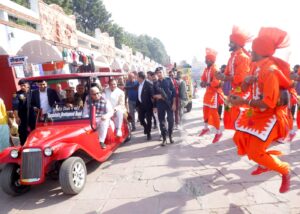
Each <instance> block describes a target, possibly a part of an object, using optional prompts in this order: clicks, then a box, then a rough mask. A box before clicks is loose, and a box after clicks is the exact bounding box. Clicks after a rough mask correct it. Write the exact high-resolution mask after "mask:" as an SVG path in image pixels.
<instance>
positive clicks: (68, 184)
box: [59, 157, 87, 195]
mask: <svg viewBox="0 0 300 214" xmlns="http://www.w3.org/2000/svg"><path fill="white" fill-rule="evenodd" d="M86 174H87V173H86V166H85V163H84V161H83V160H82V159H81V158H80V157H70V158H68V159H67V160H65V161H64V162H63V163H62V165H61V168H60V170H59V182H60V185H61V188H62V190H63V192H64V193H65V194H70V195H75V194H78V193H79V192H80V191H81V190H82V189H83V188H84V186H85V182H86Z"/></svg>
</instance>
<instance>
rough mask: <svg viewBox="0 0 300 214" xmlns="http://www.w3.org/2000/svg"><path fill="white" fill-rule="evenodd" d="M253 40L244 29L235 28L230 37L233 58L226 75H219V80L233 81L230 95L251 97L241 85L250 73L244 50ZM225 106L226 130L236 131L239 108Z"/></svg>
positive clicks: (249, 61) (246, 53)
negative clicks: (235, 125)
mask: <svg viewBox="0 0 300 214" xmlns="http://www.w3.org/2000/svg"><path fill="white" fill-rule="evenodd" d="M250 39H251V37H250V35H249V34H248V33H247V32H246V31H244V30H243V29H241V28H239V27H237V26H233V29H232V34H231V35H230V43H229V51H231V56H230V58H229V60H228V63H227V66H226V70H225V72H224V74H222V73H218V75H217V76H216V77H217V79H219V80H222V81H228V80H229V81H231V87H232V89H231V92H230V94H234V95H238V96H242V97H244V98H247V97H249V95H250V93H249V92H248V91H247V92H242V89H241V84H242V82H243V81H244V79H245V77H246V76H247V75H248V74H249V71H250V63H251V60H250V55H249V53H248V52H247V51H246V50H245V49H244V46H245V44H246V42H249V41H250ZM229 108H230V107H229V106H225V112H224V128H225V129H235V128H234V123H235V120H236V118H237V116H238V114H239V106H232V107H231V108H230V109H229Z"/></svg>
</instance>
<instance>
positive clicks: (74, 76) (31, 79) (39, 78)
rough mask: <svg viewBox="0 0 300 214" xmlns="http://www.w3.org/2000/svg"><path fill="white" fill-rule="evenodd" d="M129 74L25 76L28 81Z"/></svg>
mask: <svg viewBox="0 0 300 214" xmlns="http://www.w3.org/2000/svg"><path fill="white" fill-rule="evenodd" d="M124 75H127V74H126V73H124V72H118V73H117V72H115V73H113V72H95V73H72V74H52V75H47V76H37V77H28V78H25V79H26V80H27V81H40V80H54V79H55V80H56V79H72V78H86V77H113V76H124Z"/></svg>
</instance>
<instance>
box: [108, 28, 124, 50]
mask: <svg viewBox="0 0 300 214" xmlns="http://www.w3.org/2000/svg"><path fill="white" fill-rule="evenodd" d="M107 32H108V34H109V35H110V36H113V37H114V38H115V45H116V47H117V48H122V43H123V40H124V39H123V38H124V30H123V28H122V27H120V26H119V25H118V24H115V23H113V24H110V25H108V27H107Z"/></svg>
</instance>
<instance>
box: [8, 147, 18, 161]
mask: <svg viewBox="0 0 300 214" xmlns="http://www.w3.org/2000/svg"><path fill="white" fill-rule="evenodd" d="M18 156H19V151H18V150H17V149H13V150H11V151H10V157H12V158H14V159H16V158H18Z"/></svg>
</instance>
